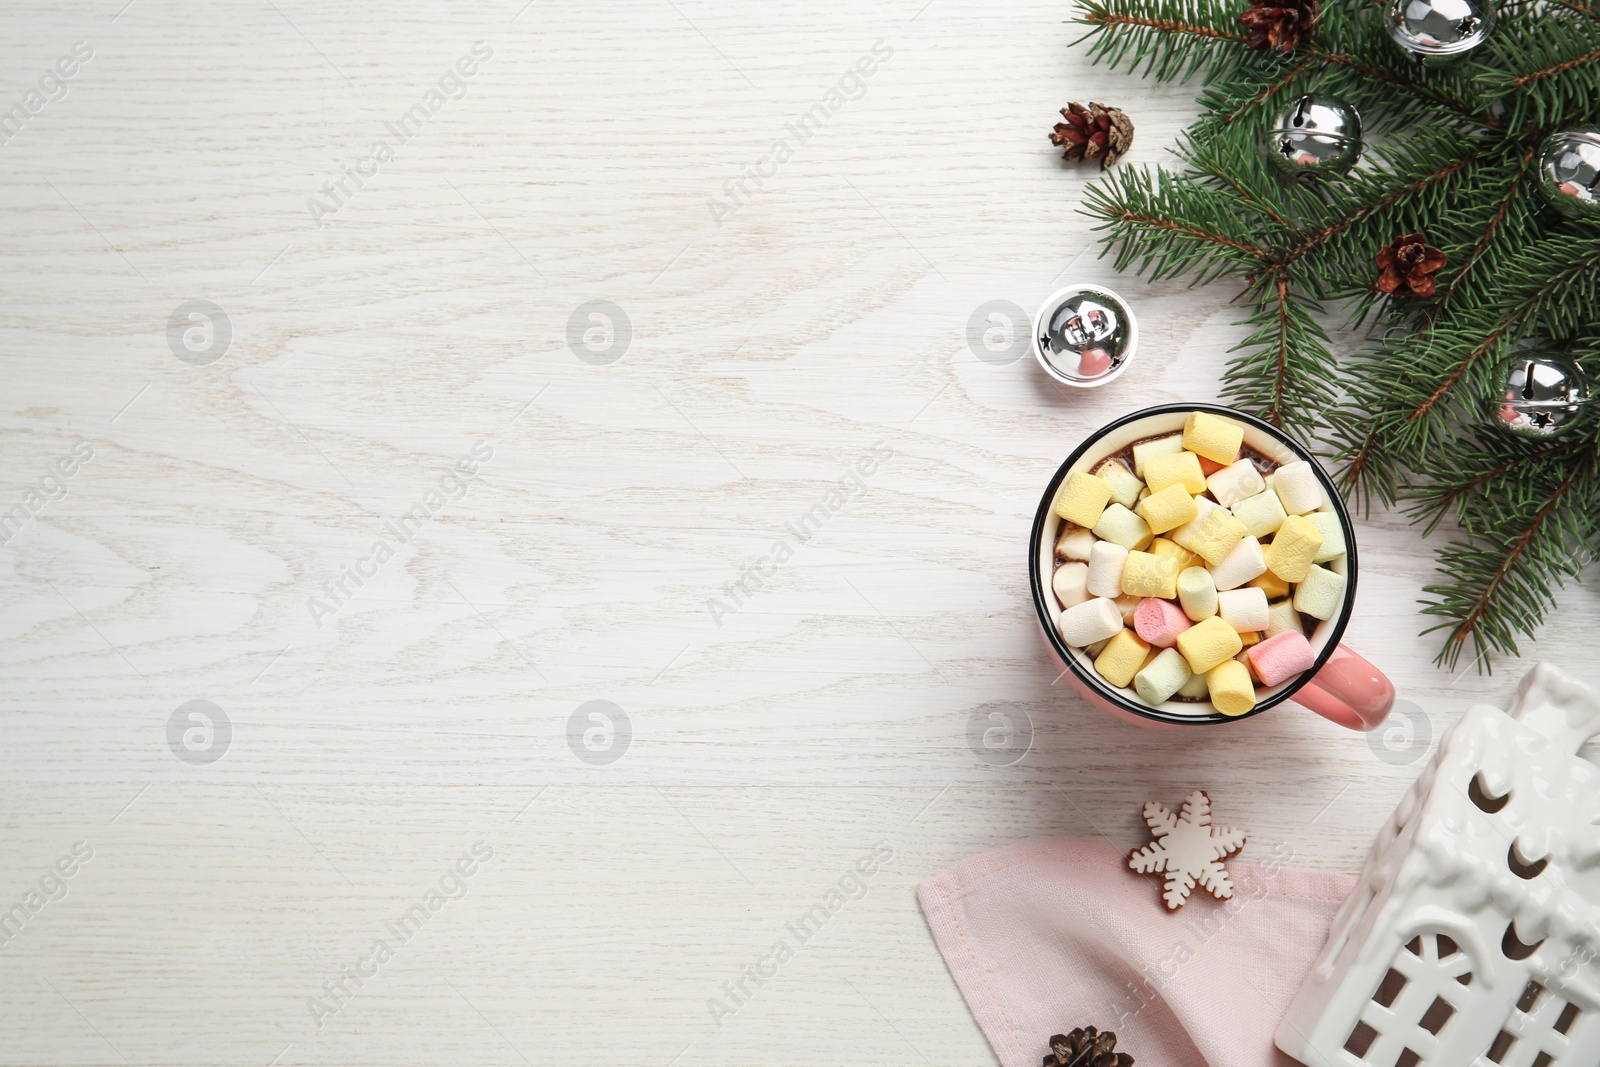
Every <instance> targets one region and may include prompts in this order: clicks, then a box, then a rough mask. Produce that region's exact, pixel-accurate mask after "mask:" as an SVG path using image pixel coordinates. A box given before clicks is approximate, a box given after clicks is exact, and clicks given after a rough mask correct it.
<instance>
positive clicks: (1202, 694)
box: [1178, 653, 1210, 700]
mask: <svg viewBox="0 0 1600 1067" xmlns="http://www.w3.org/2000/svg"><path fill="white" fill-rule="evenodd" d="M1179 655H1182V653H1179ZM1183 666H1184V669H1185V670H1188V667H1189V664H1188V663H1187V662H1185V663H1184V665H1183ZM1178 695H1179V696H1181V697H1188V698H1189V699H1190V700H1204V699H1205V698H1206V697H1207V696H1209V695H1210V693H1209V691H1208V690H1207V689H1206V676H1205V675H1203V674H1195V673H1194V672H1193V671H1190V672H1189V680H1188V681H1187V682H1184V683H1183V686H1182V688H1180V689H1179V690H1178Z"/></svg>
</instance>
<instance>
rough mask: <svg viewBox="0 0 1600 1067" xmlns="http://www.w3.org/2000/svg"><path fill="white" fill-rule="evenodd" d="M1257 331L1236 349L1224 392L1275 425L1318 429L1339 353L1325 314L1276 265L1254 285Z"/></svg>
mask: <svg viewBox="0 0 1600 1067" xmlns="http://www.w3.org/2000/svg"><path fill="white" fill-rule="evenodd" d="M1253 291H1254V293H1255V296H1256V310H1255V311H1254V313H1252V314H1251V315H1250V317H1249V318H1247V319H1245V320H1244V325H1249V326H1254V327H1255V330H1254V332H1252V333H1251V334H1250V335H1249V336H1248V337H1246V338H1245V339H1244V340H1243V341H1241V342H1240V343H1239V344H1238V345H1236V346H1235V347H1234V349H1233V350H1234V351H1235V352H1243V353H1244V354H1243V355H1240V356H1237V357H1235V358H1234V359H1232V360H1230V361H1229V363H1228V369H1229V375H1228V381H1227V385H1226V386H1225V388H1224V390H1223V392H1224V395H1226V396H1227V397H1228V398H1229V399H1231V400H1233V401H1235V402H1236V403H1238V405H1239V406H1240V407H1241V408H1244V409H1245V410H1246V411H1249V412H1251V413H1253V414H1256V415H1259V416H1260V417H1261V418H1263V419H1266V420H1267V421H1268V422H1270V423H1272V424H1273V425H1274V426H1282V427H1285V428H1299V429H1302V430H1306V431H1309V430H1314V429H1315V428H1316V427H1317V425H1318V424H1319V422H1320V418H1319V413H1320V412H1321V411H1323V410H1325V409H1326V408H1327V407H1328V406H1329V405H1331V404H1332V402H1333V389H1332V383H1333V381H1334V378H1333V373H1332V371H1333V353H1332V351H1331V350H1330V348H1329V344H1328V335H1327V333H1326V332H1325V331H1324V330H1323V328H1322V326H1321V324H1320V323H1318V322H1317V320H1316V315H1317V314H1319V313H1320V312H1321V311H1322V308H1321V307H1320V306H1318V305H1317V304H1316V303H1315V302H1314V301H1311V300H1309V299H1307V298H1306V297H1305V296H1304V295H1302V294H1300V293H1297V292H1296V291H1295V290H1294V288H1293V285H1292V278H1291V276H1290V273H1289V271H1288V269H1287V268H1284V267H1281V266H1280V267H1275V268H1273V269H1272V270H1271V271H1270V272H1268V273H1267V274H1265V275H1263V276H1262V277H1261V279H1260V280H1259V281H1258V282H1257V284H1256V285H1255V287H1254V290H1253Z"/></svg>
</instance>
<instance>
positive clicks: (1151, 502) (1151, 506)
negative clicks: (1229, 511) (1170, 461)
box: [1139, 453, 1200, 533]
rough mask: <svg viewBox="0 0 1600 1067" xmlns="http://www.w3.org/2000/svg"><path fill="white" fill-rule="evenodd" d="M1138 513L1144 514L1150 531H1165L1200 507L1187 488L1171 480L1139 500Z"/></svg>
mask: <svg viewBox="0 0 1600 1067" xmlns="http://www.w3.org/2000/svg"><path fill="white" fill-rule="evenodd" d="M1187 454H1188V453H1185V455H1187ZM1151 462H1152V463H1153V462H1155V461H1154V460H1151ZM1139 514H1140V515H1142V516H1144V521H1145V522H1146V523H1147V524H1148V525H1149V527H1150V531H1151V532H1152V533H1166V532H1167V531H1168V530H1175V529H1177V528H1178V527H1179V526H1182V525H1183V524H1184V523H1186V522H1188V521H1190V520H1191V519H1193V518H1194V517H1195V516H1196V515H1198V514H1200V508H1199V506H1198V505H1197V504H1195V502H1194V497H1192V496H1190V495H1189V490H1187V489H1185V488H1184V487H1183V486H1182V485H1180V484H1178V483H1177V482H1173V483H1172V484H1171V485H1169V486H1167V487H1166V488H1165V489H1162V490H1160V491H1159V492H1155V493H1151V494H1150V495H1149V496H1147V497H1145V498H1144V499H1143V500H1141V501H1139Z"/></svg>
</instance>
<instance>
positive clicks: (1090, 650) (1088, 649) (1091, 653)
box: [1083, 637, 1111, 661]
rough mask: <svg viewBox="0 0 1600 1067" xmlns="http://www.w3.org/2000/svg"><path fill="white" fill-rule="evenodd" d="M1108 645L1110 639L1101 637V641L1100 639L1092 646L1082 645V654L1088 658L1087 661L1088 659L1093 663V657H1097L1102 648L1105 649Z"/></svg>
mask: <svg viewBox="0 0 1600 1067" xmlns="http://www.w3.org/2000/svg"><path fill="white" fill-rule="evenodd" d="M1110 643H1111V638H1109V637H1102V638H1101V639H1100V640H1098V641H1096V642H1095V643H1094V644H1092V645H1084V646H1083V651H1084V654H1085V655H1087V656H1088V657H1089V659H1090V660H1091V661H1093V659H1094V658H1095V657H1096V656H1098V655H1099V654H1100V653H1101V651H1102V650H1103V649H1104V648H1105V647H1106V646H1107V645H1109V644H1110Z"/></svg>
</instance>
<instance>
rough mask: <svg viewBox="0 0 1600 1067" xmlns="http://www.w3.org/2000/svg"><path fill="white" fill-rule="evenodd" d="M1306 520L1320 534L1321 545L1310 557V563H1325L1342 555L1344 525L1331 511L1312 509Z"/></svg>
mask: <svg viewBox="0 0 1600 1067" xmlns="http://www.w3.org/2000/svg"><path fill="white" fill-rule="evenodd" d="M1306 521H1307V522H1309V523H1310V524H1311V525H1313V526H1315V527H1316V528H1317V530H1318V531H1319V532H1320V533H1321V534H1322V547H1321V548H1319V549H1317V554H1316V555H1315V556H1312V557H1311V562H1312V563H1327V562H1328V561H1330V560H1335V559H1338V558H1339V557H1340V556H1342V555H1344V526H1343V524H1342V523H1340V522H1339V516H1338V514H1337V513H1336V512H1332V511H1313V512H1312V513H1311V514H1309V515H1307V516H1306Z"/></svg>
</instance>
